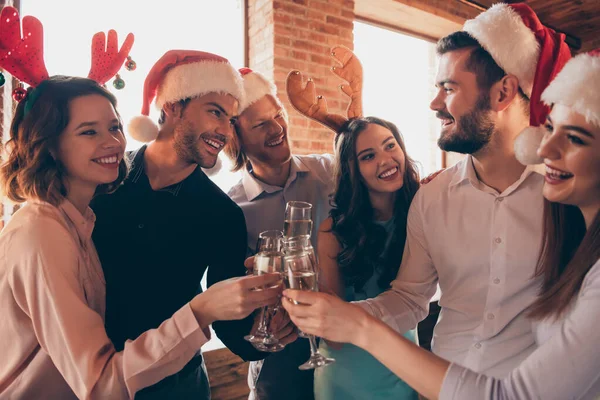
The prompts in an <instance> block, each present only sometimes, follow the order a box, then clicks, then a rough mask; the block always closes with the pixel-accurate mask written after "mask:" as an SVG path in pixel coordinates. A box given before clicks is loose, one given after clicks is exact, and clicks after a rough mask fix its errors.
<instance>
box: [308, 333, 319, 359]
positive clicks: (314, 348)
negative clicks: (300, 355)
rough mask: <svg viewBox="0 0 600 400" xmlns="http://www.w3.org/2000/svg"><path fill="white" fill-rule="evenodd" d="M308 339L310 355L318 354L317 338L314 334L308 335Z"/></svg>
mask: <svg viewBox="0 0 600 400" xmlns="http://www.w3.org/2000/svg"><path fill="white" fill-rule="evenodd" d="M308 341H309V342H310V355H311V356H314V355H316V354H319V348H318V347H317V338H315V335H308Z"/></svg>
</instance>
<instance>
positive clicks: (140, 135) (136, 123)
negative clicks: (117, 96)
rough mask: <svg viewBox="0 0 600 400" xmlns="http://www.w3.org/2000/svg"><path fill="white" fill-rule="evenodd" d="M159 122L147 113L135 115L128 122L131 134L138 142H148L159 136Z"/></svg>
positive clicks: (128, 130) (128, 129)
mask: <svg viewBox="0 0 600 400" xmlns="http://www.w3.org/2000/svg"><path fill="white" fill-rule="evenodd" d="M158 131H159V128H158V124H157V123H156V122H154V121H153V120H152V118H150V117H148V116H146V115H138V116H135V117H133V118H132V119H131V120H130V121H129V123H128V124H127V132H129V136H131V137H132V138H133V139H135V140H137V141H138V142H143V143H148V142H151V141H153V140H154V139H156V138H157V137H158Z"/></svg>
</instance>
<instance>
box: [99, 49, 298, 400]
mask: <svg viewBox="0 0 600 400" xmlns="http://www.w3.org/2000/svg"><path fill="white" fill-rule="evenodd" d="M243 95H244V92H243V87H242V80H241V76H240V75H239V73H238V71H237V70H236V69H234V68H233V67H232V66H231V64H230V63H229V62H228V61H227V60H226V59H225V58H222V57H220V56H217V55H214V54H210V53H205V52H199V51H184V50H173V51H169V52H167V53H166V54H165V55H164V56H163V57H162V58H161V59H160V60H158V61H157V63H156V64H155V65H154V66H153V68H152V69H151V70H150V72H149V74H148V76H147V78H146V81H145V83H144V96H143V107H142V114H143V116H140V117H136V118H135V119H134V120H133V121H132V122H131V123H130V125H129V127H128V132H129V134H130V135H131V136H132V137H133V138H134V139H137V140H140V141H144V142H150V141H152V142H151V143H150V144H149V145H144V146H142V147H141V148H140V149H138V150H136V151H134V152H131V153H130V154H129V155H128V156H129V157H128V158H129V161H130V162H131V172H130V174H129V177H128V178H127V180H126V181H125V182H124V183H123V185H122V186H121V187H120V188H119V189H118V190H117V191H116V192H115V193H114V194H112V195H109V196H100V197H98V198H97V199H95V201H94V202H93V204H92V207H93V209H94V211H95V213H96V215H97V216H98V223H97V224H96V228H95V231H94V235H93V239H94V243H95V245H96V247H97V250H98V254H99V256H100V260H101V262H102V266H103V269H104V273H105V277H106V287H107V291H106V299H107V307H106V328H107V332H108V335H109V337H110V338H111V340H112V341H113V343H114V345H115V347H116V348H117V349H122V348H123V347H124V346H126V345H127V341H128V340H130V339H135V338H136V337H137V336H138V335H140V334H141V333H142V332H144V331H145V330H148V329H151V328H154V327H157V326H159V324H160V323H161V322H162V321H163V320H165V319H166V318H167V317H168V316H170V315H172V314H173V311H174V310H176V309H178V308H180V307H181V305H183V304H185V303H186V302H187V301H189V299H191V298H192V297H193V296H194V295H195V294H196V293H197V292H198V291H199V290H201V288H200V280H201V278H202V276H203V274H204V272H205V271H206V269H207V268H208V275H207V280H208V286H211V285H213V284H215V283H217V282H221V281H224V280H228V279H229V278H232V277H239V276H243V275H244V274H245V268H244V265H243V263H244V259H245V256H246V226H245V222H244V215H243V213H242V211H241V209H240V208H239V207H238V206H237V205H236V204H235V203H234V202H233V201H231V200H230V199H229V198H228V197H227V195H226V194H225V193H223V192H222V191H221V190H220V189H219V188H218V187H217V186H216V185H215V184H214V183H212V181H211V180H210V179H209V178H208V177H207V176H206V175H205V174H204V172H202V170H201V168H200V167H202V168H210V167H212V166H214V164H215V162H216V160H217V156H218V154H219V152H220V151H221V149H222V148H223V147H224V146H225V144H227V142H228V141H229V140H231V138H232V135H233V123H234V121H235V118H236V117H237V115H238V104H239V103H240V102H241V101H243ZM153 100H154V101H155V103H156V107H157V108H158V109H159V110H160V119H159V121H158V122H159V123H158V125H156V124H155V123H154V122H153V121H152V120H151V119H150V118H149V117H148V114H149V111H150V104H151V103H152V102H153ZM243 281H244V278H240V279H237V280H236V281H228V282H227V284H228V285H231V290H230V291H228V292H227V294H226V296H225V297H223V298H214V299H212V301H213V302H214V304H218V305H219V306H220V307H221V308H223V309H231V310H234V309H235V308H236V307H238V306H240V305H241V304H242V303H243V302H244V299H245V298H247V297H248V294H249V291H251V289H252V288H249V287H245V286H244V284H243ZM221 284H224V282H222V283H221ZM236 302H238V303H240V304H235V303H236ZM252 325H253V320H252V318H251V317H248V318H246V319H244V320H241V321H227V322H225V321H217V322H215V323H214V324H213V328H214V329H215V331H216V333H217V335H218V336H219V338H220V339H221V340H222V341H223V343H224V344H225V345H226V346H227V347H228V348H229V349H231V350H232V351H233V352H234V353H236V354H238V355H239V356H240V357H242V358H243V359H245V360H256V359H260V358H262V357H263V356H264V354H263V353H260V352H258V351H256V350H255V349H254V348H253V347H252V346H251V345H250V343H248V342H246V341H245V340H244V339H243V336H244V335H246V334H248V333H249V332H250V330H251V328H252ZM289 330H290V332H291V328H290V329H289ZM282 341H283V342H284V343H285V338H282ZM136 397H138V398H146V399H147V398H153V399H154V398H161V399H162V398H173V399H187V398H190V399H192V398H193V399H196V400H197V399H208V398H210V392H209V386H208V380H207V379H206V374H205V371H204V364H203V361H202V356H201V355H200V353H198V355H197V356H196V357H194V358H193V359H192V361H191V362H190V363H188V364H187V365H186V367H185V368H184V369H183V370H181V371H180V372H178V373H176V374H175V375H172V376H170V377H168V378H167V379H165V380H163V381H161V382H159V383H158V384H156V385H154V386H152V387H150V388H147V389H144V390H143V391H141V392H139V393H138V395H137V396H136Z"/></svg>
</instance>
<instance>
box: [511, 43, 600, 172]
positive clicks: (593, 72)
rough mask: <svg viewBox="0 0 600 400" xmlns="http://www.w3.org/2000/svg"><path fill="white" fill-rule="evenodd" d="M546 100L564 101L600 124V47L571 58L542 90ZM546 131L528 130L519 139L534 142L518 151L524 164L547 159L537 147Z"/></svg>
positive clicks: (543, 99)
mask: <svg viewBox="0 0 600 400" xmlns="http://www.w3.org/2000/svg"><path fill="white" fill-rule="evenodd" d="M542 101H543V102H544V103H545V104H546V105H548V106H552V105H553V104H561V105H564V106H567V107H569V108H571V109H572V110H573V111H575V112H576V113H579V114H581V115H583V116H584V117H585V119H586V120H587V121H588V122H589V123H590V124H593V125H596V126H598V127H600V49H596V50H593V51H590V52H589V53H583V54H579V55H578V56H577V57H575V58H573V59H572V60H571V61H569V62H568V63H567V64H566V65H565V66H564V68H563V69H562V70H561V71H560V72H559V73H558V75H557V76H556V78H555V79H554V80H553V81H552V82H551V83H550V85H549V86H548V87H547V88H546V90H544V92H543V93H542ZM543 134H544V132H543V130H542V129H541V128H540V129H539V131H538V132H532V131H530V130H525V131H524V132H523V133H521V135H520V136H519V138H518V139H520V140H522V141H525V138H522V137H525V136H527V140H528V141H529V142H530V143H529V145H527V146H524V145H523V143H521V144H520V145H519V148H517V143H515V150H516V151H517V154H518V157H517V158H518V160H519V161H520V162H521V163H523V164H539V163H541V162H542V161H543V160H542V159H541V158H540V157H539V156H538V155H537V149H538V148H539V145H540V143H541V141H542V138H543V136H544V135H543Z"/></svg>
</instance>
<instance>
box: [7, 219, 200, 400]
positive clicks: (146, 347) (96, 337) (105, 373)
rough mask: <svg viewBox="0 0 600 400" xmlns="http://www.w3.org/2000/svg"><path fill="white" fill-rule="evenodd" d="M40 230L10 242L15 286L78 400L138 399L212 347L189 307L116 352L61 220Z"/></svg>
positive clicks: (40, 226)
mask: <svg viewBox="0 0 600 400" xmlns="http://www.w3.org/2000/svg"><path fill="white" fill-rule="evenodd" d="M36 224H37V226H36V229H35V234H34V235H31V234H27V235H18V234H17V235H14V236H13V238H12V242H11V246H10V247H11V252H10V255H9V257H10V258H12V260H11V261H9V265H11V266H12V267H11V270H10V276H9V280H10V287H11V289H12V291H13V295H14V298H15V301H16V302H17V304H18V306H19V307H20V308H21V309H22V310H23V311H24V312H25V313H26V314H27V315H28V316H29V318H30V319H31V323H32V326H33V330H34V331H35V336H36V338H37V340H38V342H39V344H40V346H41V348H42V349H43V350H44V351H45V352H46V353H47V354H48V355H49V356H50V358H51V360H52V362H53V363H54V365H55V366H56V368H57V369H58V370H59V372H60V373H61V374H62V376H63V377H64V379H65V380H66V382H67V383H68V384H69V386H70V387H71V389H72V390H73V392H74V393H75V394H76V395H77V397H78V398H80V399H96V398H97V399H107V398H111V399H117V398H133V397H134V395H135V393H136V392H137V391H138V390H140V389H142V388H143V387H146V386H149V385H151V384H154V383H156V382H158V381H160V380H161V379H163V378H164V377H166V376H169V375H171V374H174V373H175V372H177V371H179V370H180V369H181V368H183V366H184V365H185V364H186V363H187V362H188V361H189V360H190V359H191V358H192V357H193V355H194V354H195V353H197V352H198V350H199V349H200V347H201V346H202V345H203V344H204V343H205V342H206V341H207V338H206V337H205V335H204V333H203V332H202V330H201V329H200V327H199V325H198V323H197V321H196V319H195V317H194V315H193V312H192V310H191V308H190V305H189V304H186V305H185V306H184V307H182V308H181V309H180V310H178V311H177V312H176V313H175V314H174V315H173V317H172V318H170V319H168V320H166V321H165V322H163V323H162V324H161V325H160V327H159V328H157V329H153V330H150V331H147V332H145V333H144V334H142V335H141V336H140V337H138V338H137V339H136V340H133V341H129V342H127V343H126V345H125V348H124V350H123V351H122V352H119V353H117V352H116V351H115V348H114V346H113V345H112V343H111V341H110V340H109V338H108V336H107V334H106V331H105V328H104V321H103V319H102V317H101V315H100V314H98V312H96V311H95V310H93V309H92V308H91V307H90V305H89V304H88V301H87V296H90V295H93V294H90V293H86V289H85V288H86V287H89V285H83V282H82V279H89V278H86V277H87V276H88V275H87V274H82V273H81V269H83V268H87V266H86V265H85V264H84V263H83V262H82V259H81V258H80V254H81V253H80V248H79V247H78V245H77V243H76V242H75V240H74V238H73V237H72V236H71V235H70V234H69V232H68V230H67V229H66V228H65V227H64V226H62V225H61V224H60V223H58V222H57V221H54V220H44V219H40V220H38V221H36ZM98 279H99V283H98V284H100V285H103V283H102V282H101V281H100V278H99V277H98Z"/></svg>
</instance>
